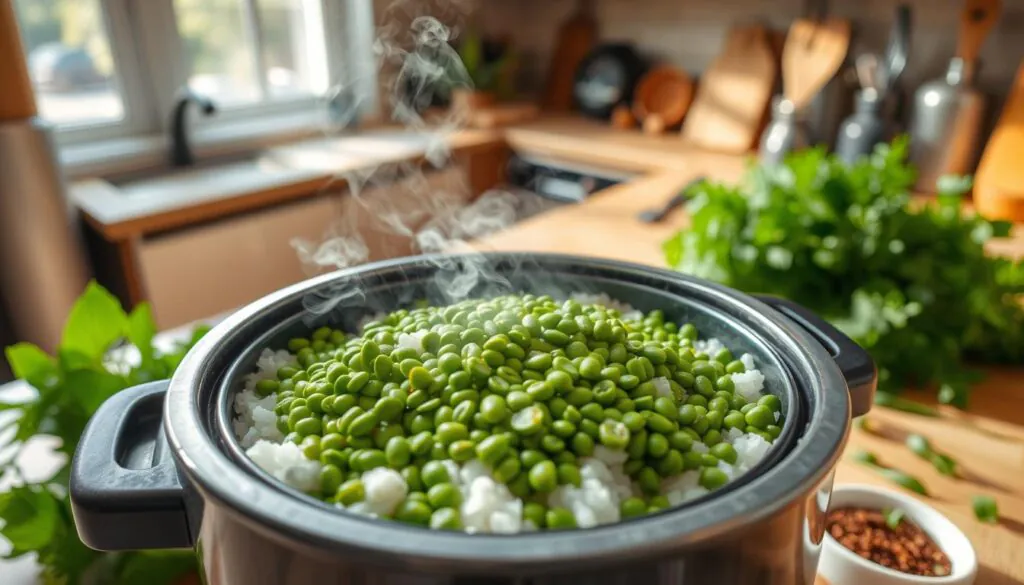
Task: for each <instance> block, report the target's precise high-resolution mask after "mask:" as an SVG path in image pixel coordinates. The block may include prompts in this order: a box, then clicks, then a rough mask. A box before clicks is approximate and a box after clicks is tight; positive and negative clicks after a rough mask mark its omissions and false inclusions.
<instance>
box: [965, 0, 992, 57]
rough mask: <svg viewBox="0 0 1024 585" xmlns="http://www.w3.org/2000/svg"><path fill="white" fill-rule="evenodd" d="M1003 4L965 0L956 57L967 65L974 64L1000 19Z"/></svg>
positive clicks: (990, 0)
mask: <svg viewBox="0 0 1024 585" xmlns="http://www.w3.org/2000/svg"><path fill="white" fill-rule="evenodd" d="M1001 4H1002V3H1001V2H1000V0H965V2H964V11H963V13H962V14H961V15H960V38H959V39H957V46H956V56H957V57H960V58H961V59H963V60H964V62H965V63H973V62H974V61H975V60H976V59H977V58H978V53H980V52H981V45H982V44H984V42H985V37H987V36H988V33H989V31H991V30H992V27H993V26H994V25H995V23H996V19H997V18H999V12H1000V8H1001Z"/></svg>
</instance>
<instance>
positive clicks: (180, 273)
mask: <svg viewBox="0 0 1024 585" xmlns="http://www.w3.org/2000/svg"><path fill="white" fill-rule="evenodd" d="M340 197H341V195H336V196H333V197H332V196H323V197H319V198H317V199H313V200H309V201H300V202H297V203H289V204H286V205H283V206H280V207H274V208H270V209H266V210H263V211H258V212H255V213H249V214H245V215H241V216H238V217H232V218H229V219H226V220H221V221H218V222H214V223H212V224H208V225H204V226H200V227H196V228H190V229H185V230H181V231H176V232H171V233H168V234H163V235H158V236H154V237H150V238H144V239H143V240H142V242H141V243H140V244H139V246H138V271H139V277H140V280H141V285H142V287H143V290H145V291H146V295H147V298H148V300H149V302H150V303H151V304H152V307H153V316H154V318H155V319H156V323H157V326H158V327H159V328H160V329H167V328H171V327H174V326H177V325H180V324H182V323H187V322H189V321H194V320H196V319H201V318H203V317H208V316H210V315H216V314H218V313H221V312H223V311H226V310H229V309H231V308H233V307H238V306H241V305H244V304H246V303H248V302H250V301H253V300H255V299H257V298H259V297H260V296H262V295H265V294H267V293H269V292H272V291H274V290H276V289H278V288H281V287H282V286H286V285H288V284H291V283H294V282H298V281H300V280H302V278H303V277H304V274H303V272H302V266H301V263H300V262H299V259H298V256H297V255H296V253H295V251H294V250H293V249H292V247H291V246H290V243H289V242H290V240H291V238H293V237H297V236H301V237H306V238H311V239H317V238H319V237H320V234H322V233H323V232H324V231H325V230H326V229H327V228H328V227H329V225H330V223H331V222H332V221H334V220H335V219H337V217H338V213H339V211H340V209H341V205H340Z"/></svg>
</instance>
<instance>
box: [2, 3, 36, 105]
mask: <svg viewBox="0 0 1024 585" xmlns="http://www.w3.org/2000/svg"><path fill="white" fill-rule="evenodd" d="M0 55H3V59H0V87H2V88H3V91H0V122H7V121H14V120H24V119H26V118H31V117H32V116H34V115H35V114H36V100H35V95H34V93H33V91H32V82H31V81H30V80H29V75H28V67H27V66H26V64H25V54H24V52H23V51H22V49H21V35H20V34H18V23H17V21H16V20H15V18H14V3H13V2H6V1H0Z"/></svg>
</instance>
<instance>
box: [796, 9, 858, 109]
mask: <svg viewBox="0 0 1024 585" xmlns="http://www.w3.org/2000/svg"><path fill="white" fill-rule="evenodd" d="M849 48H850V23H849V21H847V20H844V19H840V18H827V19H824V20H820V21H814V20H809V19H799V20H797V21H796V22H794V23H793V24H792V26H790V27H789V34H788V35H787V36H786V45H785V46H784V47H783V49H782V85H783V88H782V90H783V93H784V94H785V96H786V99H788V100H789V101H791V102H793V105H794V106H796V109H798V110H799V109H800V108H802V107H804V106H806V105H807V104H809V103H810V102H811V100H812V99H814V96H815V95H817V94H818V92H819V91H821V88H823V87H825V84H827V83H828V82H829V80H830V79H832V78H833V77H834V76H835V75H836V73H837V72H838V71H839V68H840V67H841V66H842V65H843V60H844V59H846V52H847V51H848V50H849Z"/></svg>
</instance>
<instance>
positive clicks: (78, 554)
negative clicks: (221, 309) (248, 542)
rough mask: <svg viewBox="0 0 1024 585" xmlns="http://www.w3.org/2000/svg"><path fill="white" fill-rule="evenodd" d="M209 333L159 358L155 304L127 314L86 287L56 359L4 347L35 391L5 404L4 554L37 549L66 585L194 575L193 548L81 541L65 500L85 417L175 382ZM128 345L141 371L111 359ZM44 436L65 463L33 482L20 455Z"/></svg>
mask: <svg viewBox="0 0 1024 585" xmlns="http://www.w3.org/2000/svg"><path fill="white" fill-rule="evenodd" d="M205 331H206V329H205V328H198V329H196V331H195V332H194V333H193V335H192V339H191V340H189V341H187V342H185V343H182V344H180V345H179V346H178V347H177V348H175V349H174V350H173V351H171V352H169V353H159V352H158V351H157V350H156V349H155V348H154V347H153V337H154V335H155V333H156V325H155V324H154V322H153V317H152V313H151V311H150V308H149V306H148V305H146V304H140V305H139V306H138V307H136V308H135V310H134V311H132V312H131V314H126V313H125V312H124V310H123V309H122V308H121V305H120V303H119V302H118V301H117V299H116V298H114V297H113V296H112V295H111V294H110V293H109V292H107V291H106V290H104V289H103V288H102V287H101V286H99V285H97V284H95V283H90V284H89V286H88V287H87V288H86V290H85V292H84V293H83V294H82V296H81V297H79V299H78V300H77V301H76V303H75V305H74V307H73V308H72V309H71V312H70V314H69V316H68V320H67V322H66V324H65V327H64V332H63V337H62V339H61V343H60V348H59V349H58V351H57V355H56V356H50V355H47V354H46V353H45V352H43V351H42V350H41V349H40V348H38V347H36V346H35V345H32V344H29V343H19V344H17V345H14V346H11V347H9V348H7V359H8V361H9V363H10V364H11V368H12V369H13V370H14V374H15V375H16V376H17V377H18V378H20V379H22V380H25V381H27V382H28V383H29V384H30V385H31V386H32V387H33V388H34V389H35V391H36V392H35V396H34V397H33V398H32V399H31V400H28V401H26V402H19V403H4V402H0V445H3V449H2V450H0V476H6V477H7V478H9V479H13V482H14V486H15V487H13V488H12V489H10V490H9V491H7V492H4V493H0V526H2V528H0V534H2V535H3V536H4V537H5V538H6V539H7V540H9V541H10V543H11V547H12V549H11V551H10V552H9V553H8V554H7V555H6V556H7V558H17V557H20V556H23V555H25V554H28V553H35V554H36V555H37V560H38V562H39V564H40V565H41V567H42V575H41V576H42V578H43V581H44V582H45V583H47V584H51V583H52V584H61V585H79V584H85V583H103V584H107V583H109V584H113V585H135V584H138V585H165V584H169V583H173V582H174V581H175V580H176V579H179V578H181V577H182V576H183V575H186V574H188V573H192V572H194V571H195V570H196V559H195V555H194V554H193V553H192V552H191V551H181V552H179V551H160V552H137V553H136V552H133V553H100V552H97V551H94V550H91V549H89V548H87V547H86V546H85V545H84V544H82V542H81V541H80V540H79V538H78V533H77V532H76V531H75V524H74V519H73V518H72V516H71V506H70V502H69V499H68V479H69V473H70V472H69V466H68V461H70V458H71V456H72V455H73V454H74V452H75V448H76V447H77V446H78V440H79V438H80V437H81V434H82V431H83V430H84V429H85V425H86V423H87V422H88V420H89V418H90V417H91V416H92V415H93V413H95V412H96V409H97V408H99V406H100V405H101V404H102V403H103V402H104V401H105V400H106V399H107V398H110V397H111V396H112V395H114V394H115V393H117V392H119V391H120V390H123V389H125V388H128V387H129V386H134V385H136V384H141V383H143V382H149V381H152V380H161V379H165V378H168V377H170V375H171V373H172V372H173V371H174V369H175V368H177V366H178V364H179V363H180V362H181V359H182V358H183V357H184V355H185V353H186V352H187V351H188V349H189V348H190V347H191V346H192V345H193V344H195V342H196V341H198V340H199V338H200V337H201V336H202V335H203V334H204V333H205ZM124 342H127V343H130V344H131V345H134V346H135V347H136V348H137V349H138V352H139V355H140V357H141V360H140V361H139V363H138V364H137V365H129V364H125V363H111V362H110V361H109V354H108V350H110V349H111V348H113V347H114V346H116V345H118V344H122V343H124ZM39 435H45V436H53V437H57V438H58V439H59V440H60V445H59V447H58V450H59V452H60V453H61V454H63V456H64V464H63V465H62V466H61V467H60V469H58V470H57V471H56V473H55V474H54V475H53V476H52V477H50V478H47V479H45V480H43V481H38V482H28V481H26V480H25V478H23V477H22V476H21V473H20V470H19V467H18V465H17V457H18V455H19V454H20V453H21V451H22V449H23V448H24V446H25V444H26V442H27V441H29V440H30V439H32V438H33V437H36V436H39Z"/></svg>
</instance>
